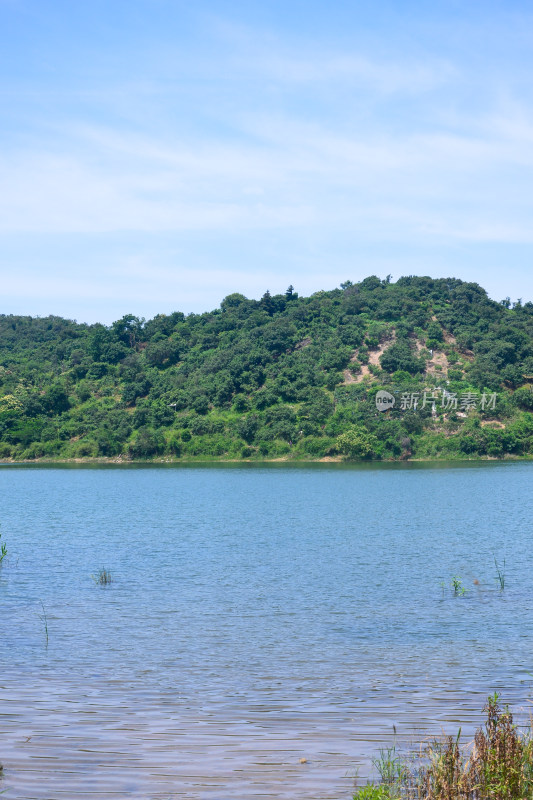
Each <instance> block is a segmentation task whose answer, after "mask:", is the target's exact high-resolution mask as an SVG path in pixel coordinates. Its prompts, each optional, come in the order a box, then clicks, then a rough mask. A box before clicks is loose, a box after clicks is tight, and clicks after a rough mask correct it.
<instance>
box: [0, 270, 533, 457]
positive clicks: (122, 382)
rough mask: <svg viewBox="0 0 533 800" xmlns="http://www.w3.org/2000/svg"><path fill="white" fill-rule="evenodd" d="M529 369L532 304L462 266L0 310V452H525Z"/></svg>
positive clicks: (529, 448) (529, 443)
mask: <svg viewBox="0 0 533 800" xmlns="http://www.w3.org/2000/svg"><path fill="white" fill-rule="evenodd" d="M532 384H533V304H532V303H530V302H528V303H525V304H522V303H521V302H520V301H518V302H516V303H514V304H511V303H510V301H509V300H508V299H507V300H505V301H503V302H501V303H498V302H495V301H493V300H490V299H489V298H488V296H487V294H486V292H485V291H484V290H483V289H482V288H481V287H480V286H478V285H477V284H474V283H465V282H463V281H460V280H457V279H439V280H433V279H431V278H426V277H404V278H400V279H399V280H398V281H396V282H395V283H392V282H391V281H390V279H388V278H387V279H386V280H380V279H379V278H377V277H375V276H371V277H368V278H366V279H365V280H363V281H361V282H360V283H352V282H351V281H346V282H345V283H343V284H341V287H340V288H338V289H334V290H332V291H328V292H326V291H323V292H317V293H315V294H313V295H312V296H311V297H299V296H298V294H297V293H296V292H295V291H294V289H293V287H292V286H291V287H289V288H288V289H287V291H286V292H285V294H280V295H270V293H269V292H268V291H267V292H265V294H264V295H263V297H262V298H261V299H260V300H249V299H247V298H246V297H244V296H243V295H242V294H237V293H236V294H231V295H229V296H228V297H226V298H224V300H223V301H222V303H221V304H220V308H217V309H216V310H214V311H210V312H206V313H204V314H187V315H185V314H183V313H181V312H175V313H173V314H169V315H164V314H160V315H158V316H156V317H154V319H151V320H149V321H145V320H144V319H139V318H138V317H135V316H132V315H126V316H124V317H123V318H122V319H120V320H118V321H117V322H114V323H113V324H112V325H110V326H105V325H101V324H95V325H86V324H78V323H76V322H72V321H69V320H66V319H62V318H60V317H45V318H40V317H38V318H32V317H22V316H11V315H2V316H0V457H1V458H2V459H4V460H5V459H37V458H43V457H44V458H85V457H103V456H105V457H119V456H121V457H122V458H133V459H139V458H140V459H147V458H161V457H173V458H176V457H179V458H184V459H192V458H204V459H206V458H251V459H255V458H257V459H261V458H281V457H288V458H324V457H347V458H374V459H379V458H381V459H400V458H402V459H406V458H435V457H442V458H468V457H473V456H492V457H502V456H505V455H507V454H508V455H513V456H524V455H531V454H533V416H532V414H531V412H532V411H533V391H532ZM380 390H386V391H387V392H388V393H389V395H392V396H393V397H394V398H395V402H394V405H392V406H391V407H390V408H389V409H388V410H386V411H380V410H378V408H377V407H376V402H375V396H376V393H377V392H378V391H380Z"/></svg>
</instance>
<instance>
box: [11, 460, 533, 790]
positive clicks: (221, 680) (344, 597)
mask: <svg viewBox="0 0 533 800" xmlns="http://www.w3.org/2000/svg"><path fill="white" fill-rule="evenodd" d="M532 478H533V463H524V462H522V463H497V462H482V463H474V462H472V463H464V464H459V465H457V464H454V465H450V464H442V463H438V464H431V465H429V464H416V463H413V464H385V465H376V464H364V465H353V466H346V465H340V464H312V465H306V466H302V465H287V464H268V465H253V464H242V465H241V464H239V465H232V464H227V465H197V466H186V465H165V464H161V465H154V466H141V465H122V466H111V465H110V466H94V467H93V466H88V465H65V466H44V465H43V466H41V465H35V466H34V465H6V466H2V467H0V492H1V512H0V522H1V529H0V532H1V533H2V535H3V539H2V541H5V542H6V543H7V545H8V549H9V558H8V559H6V562H5V563H4V565H3V566H2V568H1V569H0V608H1V614H2V616H1V619H2V640H1V645H0V647H1V649H0V715H1V721H0V762H1V763H3V765H4V772H5V777H4V779H3V780H2V781H0V791H1V790H4V791H5V795H4V796H5V797H6V799H7V798H9V799H12V800H15V798H16V800H22V799H24V800H30V798H31V799H32V800H51V799H53V800H59V799H60V798H67V799H68V800H77V798H91V800H92V798H102V799H105V800H107V799H108V798H115V799H116V798H124V797H132V798H142V799H143V800H148V799H149V800H152V798H153V799H154V800H155V799H156V798H157V800H169V799H170V798H189V799H190V800H193V799H194V800H204V799H205V800H252V798H262V799H263V800H274V798H276V799H278V798H283V799H285V798H291V799H292V800H311V798H312V800H326V799H327V798H328V799H329V798H335V800H340V799H341V798H346V800H349V798H350V797H351V793H352V791H353V785H354V775H355V774H356V773H358V774H359V776H360V780H361V781H362V782H364V779H365V778H366V777H367V776H368V775H369V774H371V771H372V767H371V763H370V759H371V756H372V754H373V753H375V750H376V748H377V747H378V746H380V745H381V744H388V743H390V742H391V741H392V738H393V735H394V729H393V726H394V728H395V729H396V732H397V741H398V743H399V744H400V745H403V746H408V745H409V743H412V742H414V741H418V740H419V738H420V737H421V736H425V735H429V734H438V733H439V732H440V730H441V728H442V729H446V730H449V731H456V730H457V728H458V727H459V726H460V725H461V726H463V731H465V732H466V733H469V732H472V731H473V730H474V728H475V726H476V725H477V724H478V722H479V721H480V719H481V708H482V706H483V704H484V701H485V699H486V697H487V695H488V694H489V693H490V692H493V691H495V690H498V691H501V692H502V694H503V699H504V700H505V701H507V702H509V703H511V704H512V706H513V708H514V709H515V710H516V711H517V716H518V718H521V717H524V716H527V715H528V714H529V698H530V697H531V686H532V684H533V677H532V674H531V673H533V548H532V532H531V531H532V519H533V513H532V512H533V507H532V506H533V504H532V492H531V486H532ZM494 556H496V558H497V559H498V561H499V562H500V563H501V564H503V560H504V559H505V562H506V566H505V574H506V586H505V590H504V591H503V592H501V591H500V590H499V587H498V583H497V580H496V568H495V564H494ZM102 567H105V568H106V569H108V570H109V571H110V572H111V574H112V577H113V582H112V583H111V584H110V585H108V586H98V585H96V584H95V582H94V581H93V580H92V578H91V574H97V573H98V570H99V569H100V568H102ZM454 576H456V577H457V578H460V580H461V584H462V585H463V586H464V588H465V589H466V593H465V594H464V595H463V596H455V595H454V593H453V591H452V589H451V582H452V579H453V578H454ZM474 581H477V582H478V583H474ZM46 628H47V631H46ZM300 759H306V761H305V763H300Z"/></svg>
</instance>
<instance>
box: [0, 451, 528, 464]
mask: <svg viewBox="0 0 533 800" xmlns="http://www.w3.org/2000/svg"><path fill="white" fill-rule="evenodd" d="M527 461H533V453H531V454H529V453H528V454H527V455H522V456H517V455H512V454H506V455H505V456H500V457H498V456H474V457H472V456H457V457H455V458H453V457H450V456H446V457H434V458H409V459H408V460H406V459H399V458H389V459H381V460H379V461H371V462H369V461H368V459H350V458H345V457H343V456H323V457H322V458H312V457H308V456H279V457H277V458H263V457H261V456H255V457H253V458H227V457H225V456H189V457H175V456H165V457H161V456H156V457H153V458H121V457H117V456H85V457H78V458H61V457H57V458H53V457H52V458H26V459H22V458H20V459H2V460H0V467H5V466H10V465H16V464H43V465H44V464H49V465H52V466H53V465H54V464H116V465H118V466H120V465H128V464H132V465H133V464H344V465H350V464H353V465H356V464H369V463H372V464H374V465H377V464H442V463H450V464H466V463H480V462H482V463H500V464H501V463H507V464H509V463H523V462H527Z"/></svg>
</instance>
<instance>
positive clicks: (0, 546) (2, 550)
mask: <svg viewBox="0 0 533 800" xmlns="http://www.w3.org/2000/svg"><path fill="white" fill-rule="evenodd" d="M1 538H2V534H1V533H0V539H1ZM6 556H7V545H6V543H5V542H0V565H1V564H2V561H3V560H4V558H5V557H6Z"/></svg>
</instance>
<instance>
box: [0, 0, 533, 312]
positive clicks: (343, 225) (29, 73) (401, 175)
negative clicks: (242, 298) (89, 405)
mask: <svg viewBox="0 0 533 800" xmlns="http://www.w3.org/2000/svg"><path fill="white" fill-rule="evenodd" d="M0 45H1V46H0V103H1V120H2V124H1V125H0V278H1V286H2V302H1V308H0V312H2V313H20V314H32V315H43V316H44V315H46V314H49V313H54V314H60V315H62V316H65V317H68V318H72V319H78V320H79V321H88V322H92V321H97V320H99V321H103V322H107V323H109V322H111V321H112V320H114V319H117V318H118V317H120V316H122V315H123V314H125V313H134V314H138V315H139V316H144V317H146V318H149V317H151V316H154V315H155V314H156V313H160V312H162V313H168V312H170V311H173V310H182V311H186V312H189V311H204V310H209V309H211V308H215V307H216V306H218V304H219V303H220V300H221V299H222V298H223V297H224V296H225V295H227V294H229V293H230V292H233V291H240V292H243V293H244V294H246V295H247V296H249V297H259V296H261V295H262V294H263V292H264V291H265V290H266V289H267V288H268V289H270V291H271V292H273V293H274V292H280V291H284V290H285V289H286V287H287V286H288V284H289V283H292V284H294V286H295V287H296V289H297V290H298V291H299V292H300V293H302V294H310V293H312V292H314V291H318V290H320V289H330V288H333V287H334V286H336V285H338V284H339V283H340V281H343V280H346V279H350V280H353V281H356V280H359V279H361V278H363V277H366V276H367V275H370V274H377V275H379V276H381V277H384V276H385V275H387V274H392V276H393V280H395V279H397V278H398V277H400V276H401V275H406V274H421V275H422V274H426V275H432V276H433V277H447V276H454V277H458V278H462V279H463V280H472V281H477V282H478V283H480V284H481V285H482V286H484V287H485V288H486V289H487V291H488V292H489V294H490V295H491V296H492V297H494V298H495V299H497V300H500V299H502V298H503V297H505V296H507V295H509V296H510V297H511V298H512V299H513V300H514V299H517V298H518V297H521V298H522V299H523V300H533V258H532V257H533V224H532V223H533V180H532V178H533V170H532V167H533V82H532V81H531V75H532V74H533V6H531V4H530V3H526V2H512V0H510V2H506V3H505V4H504V3H503V2H502V3H499V2H490V0H486V1H485V2H476V1H475V0H472V1H471V2H468V3H464V2H451V0H443V2H439V3H435V2H410V1H409V0H402V2H398V1H396V2H394V3H392V2H391V3H389V2H386V0H385V1H384V0H380V2H379V3H376V2H372V3H370V2H368V3H367V2H357V0H352V2H346V3H345V2H334V3H330V4H326V3H318V2H313V0H309V1H308V2H305V3H304V2H291V0H285V2H283V3H282V2H263V3H258V2H241V3H240V2H202V0H199V2H196V3H194V4H192V3H190V2H186V3H185V2H180V1H179V0H127V2H126V1H124V0H105V2H102V1H101V0H91V2H90V3H89V2H87V3H73V2H72V0H68V2H63V1H59V0H38V2H36V1H35V0H0Z"/></svg>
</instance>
